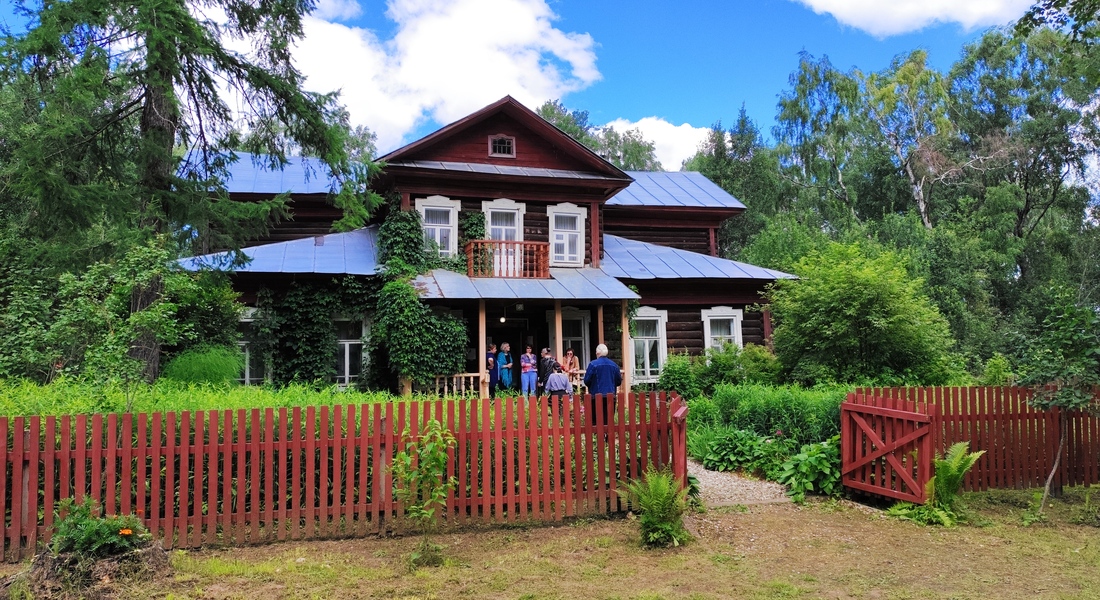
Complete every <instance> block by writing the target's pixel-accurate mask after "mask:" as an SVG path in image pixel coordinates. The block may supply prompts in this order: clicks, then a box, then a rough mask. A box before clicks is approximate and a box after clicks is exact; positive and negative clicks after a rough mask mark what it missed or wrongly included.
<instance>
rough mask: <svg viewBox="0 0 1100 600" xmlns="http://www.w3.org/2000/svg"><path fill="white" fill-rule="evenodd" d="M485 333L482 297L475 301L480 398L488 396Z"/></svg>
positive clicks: (483, 301) (483, 300)
mask: <svg viewBox="0 0 1100 600" xmlns="http://www.w3.org/2000/svg"><path fill="white" fill-rule="evenodd" d="M486 335H487V333H486V331H485V299H484V298H483V299H480V300H478V301H477V364H478V365H480V366H478V368H477V373H478V375H477V380H478V388H479V389H480V393H481V397H482V398H488V397H489V372H488V371H487V370H486V369H485V353H486V352H488V351H489V350H488V348H486V347H485V336H486Z"/></svg>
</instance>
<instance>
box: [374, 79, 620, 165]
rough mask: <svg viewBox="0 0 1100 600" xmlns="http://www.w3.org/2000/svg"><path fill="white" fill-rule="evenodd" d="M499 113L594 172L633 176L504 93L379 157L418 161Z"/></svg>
mask: <svg viewBox="0 0 1100 600" xmlns="http://www.w3.org/2000/svg"><path fill="white" fill-rule="evenodd" d="M498 114H505V115H508V116H509V117H511V118H512V119H515V120H516V121H517V122H519V123H520V124H522V125H523V126H525V127H527V128H528V129H530V130H531V131H533V132H535V133H536V134H537V135H539V136H540V137H542V138H543V139H544V140H546V141H547V142H548V143H550V144H552V145H553V146H556V147H558V148H560V149H561V150H562V151H563V152H565V153H567V154H569V155H570V156H572V157H573V158H575V159H576V160H578V161H580V162H581V163H582V164H584V165H586V166H588V167H589V168H590V169H591V172H592V173H595V174H600V175H604V176H606V177H610V178H613V179H621V180H626V181H629V179H630V177H629V176H628V175H627V174H626V173H624V172H623V171H622V170H621V169H619V168H618V167H616V166H615V165H613V164H611V163H609V162H607V161H606V160H604V159H603V158H601V157H600V155H598V154H596V153H595V152H593V151H592V150H590V149H589V148H588V147H587V146H585V145H584V144H581V143H580V142H578V141H577V140H574V139H573V138H572V137H570V136H569V134H567V133H565V132H564V131H562V130H560V129H558V128H557V127H555V126H554V125H552V124H550V123H549V122H548V121H546V120H545V119H543V118H542V117H540V116H538V114H536V113H535V112H534V111H532V110H531V109H529V108H527V107H526V106H524V105H522V104H520V103H519V102H517V101H516V99H515V98H512V97H511V96H505V97H503V98H501V99H500V100H497V101H496V102H494V103H492V104H490V105H489V106H486V107H485V108H483V109H481V110H479V111H477V112H475V113H472V114H470V115H467V116H465V117H463V118H461V119H459V120H457V121H455V122H454V123H451V124H449V125H446V126H444V127H443V128H441V129H439V130H437V131H435V132H434V133H430V134H428V135H426V136H424V137H422V138H420V139H419V140H416V141H415V142H412V143H411V144H408V145H406V146H402V147H401V148H398V149H397V150H394V151H393V152H390V153H389V154H386V155H385V156H382V157H380V158H379V159H378V160H380V161H383V162H385V163H387V164H392V165H401V166H405V162H406V161H415V160H417V157H418V154H421V153H422V152H423V151H424V150H425V149H426V148H428V147H431V146H434V145H437V144H440V143H442V142H444V141H446V140H449V139H451V138H453V137H454V136H456V135H459V134H461V133H462V132H464V131H466V130H467V129H469V128H471V127H473V126H474V125H477V124H479V123H482V122H484V121H486V120H488V119H489V118H491V117H493V116H496V115H498Z"/></svg>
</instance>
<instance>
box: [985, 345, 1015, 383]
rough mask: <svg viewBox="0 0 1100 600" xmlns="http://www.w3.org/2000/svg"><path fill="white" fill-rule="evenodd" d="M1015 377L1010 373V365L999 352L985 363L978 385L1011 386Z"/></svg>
mask: <svg viewBox="0 0 1100 600" xmlns="http://www.w3.org/2000/svg"><path fill="white" fill-rule="evenodd" d="M1015 380H1016V375H1015V374H1013V372H1012V365H1011V364H1010V363H1009V362H1008V359H1007V358H1005V356H1004V355H1003V354H1001V353H1000V352H998V353H996V354H994V355H993V356H991V357H990V358H989V360H988V361H986V363H985V370H984V372H983V373H982V377H981V379H980V380H979V384H980V385H993V386H1002V385H1012V382H1013V381H1015Z"/></svg>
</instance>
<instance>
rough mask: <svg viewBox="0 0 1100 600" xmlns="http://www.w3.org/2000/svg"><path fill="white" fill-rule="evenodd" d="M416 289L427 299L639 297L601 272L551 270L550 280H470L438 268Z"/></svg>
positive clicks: (420, 279)
mask: <svg viewBox="0 0 1100 600" xmlns="http://www.w3.org/2000/svg"><path fill="white" fill-rule="evenodd" d="M413 286H414V287H416V289H417V291H419V292H420V297H421V298H425V299H449V300H454V299H473V298H484V299H486V300H489V299H509V300H511V299H515V300H522V299H532V300H533V299H548V300H549V299H559V300H630V299H636V298H638V297H639V296H638V294H635V293H634V292H633V291H631V289H630V288H628V287H626V285H624V284H623V283H622V282H620V281H619V280H618V279H615V278H614V277H611V276H610V275H608V274H607V273H605V272H604V271H603V270H602V269H597V268H593V267H584V268H581V269H565V268H553V269H550V279H500V278H490V277H467V276H465V275H463V274H461V273H455V272H454V271H447V270H444V269H436V270H434V271H432V272H430V273H426V274H424V275H420V276H418V277H417V278H416V279H415V280H413Z"/></svg>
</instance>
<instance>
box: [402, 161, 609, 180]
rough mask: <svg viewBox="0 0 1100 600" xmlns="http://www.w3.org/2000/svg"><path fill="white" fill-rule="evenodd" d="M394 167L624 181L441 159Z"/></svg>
mask: <svg viewBox="0 0 1100 600" xmlns="http://www.w3.org/2000/svg"><path fill="white" fill-rule="evenodd" d="M387 164H388V165H391V166H395V167H416V168H418V169H435V170H437V171H452V172H456V173H482V174H487V175H522V176H524V177H547V178H550V179H607V180H609V181H624V179H622V178H618V177H608V176H607V175H601V174H600V173H592V172H590V171H569V170H564V169H544V168H542V167H517V166H515V165H491V164H486V163H470V162H450V161H441V160H403V161H397V162H391V163H387Z"/></svg>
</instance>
